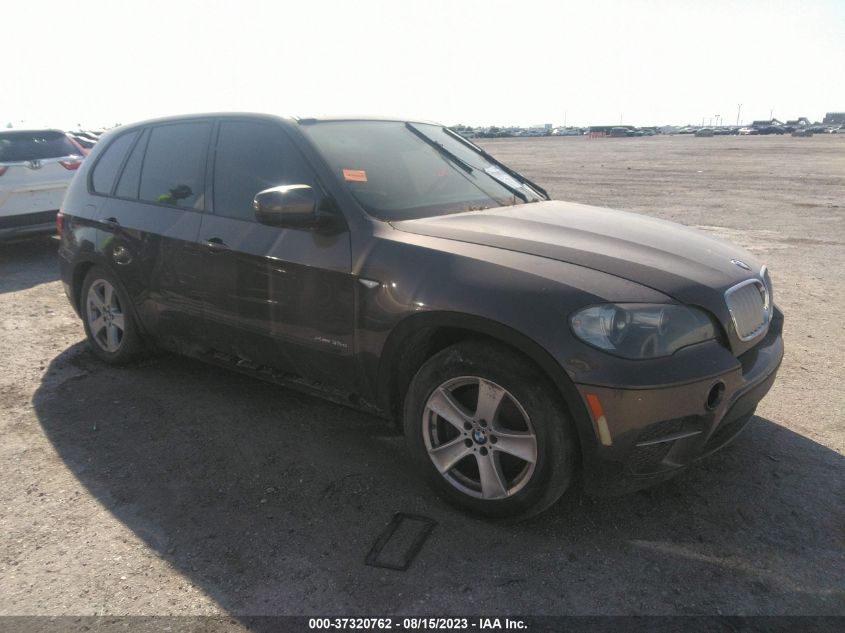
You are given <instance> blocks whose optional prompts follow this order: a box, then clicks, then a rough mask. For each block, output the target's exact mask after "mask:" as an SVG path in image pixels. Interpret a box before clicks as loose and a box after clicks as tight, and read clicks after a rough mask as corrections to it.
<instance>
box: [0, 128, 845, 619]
mask: <svg viewBox="0 0 845 633" xmlns="http://www.w3.org/2000/svg"><path fill="white" fill-rule="evenodd" d="M484 145H485V146H486V147H487V149H488V150H490V151H491V152H492V153H494V154H495V155H497V156H499V157H500V158H502V159H504V160H505V161H506V162H509V163H510V164H512V165H513V166H515V167H516V168H517V169H520V170H522V171H524V172H525V173H526V174H527V175H529V176H530V177H532V178H534V179H536V180H537V181H539V182H541V183H543V184H544V185H545V186H546V187H547V188H548V189H549V191H550V192H551V193H552V194H553V195H554V196H555V197H559V198H564V199H571V200H575V201H579V202H586V203H591V204H596V205H605V206H612V207H617V208H623V209H630V210H634V211H638V212H641V213H648V214H651V215H656V216H659V217H662V218H667V219H671V220H676V221H679V222H683V223H685V224H688V225H693V226H698V227H700V228H703V229H704V230H706V231H709V232H712V233H714V234H717V235H720V236H724V237H727V238H729V239H732V240H735V241H737V242H739V243H741V244H742V245H744V246H746V247H748V248H750V249H751V250H752V251H754V252H755V253H758V254H759V255H760V256H761V257H762V258H763V259H764V260H765V261H766V263H767V264H768V265H769V267H770V269H771V271H772V276H773V278H774V283H775V293H776V300H777V302H778V303H779V305H780V306H781V307H782V309H783V310H784V312H785V313H786V319H787V321H786V333H785V337H786V345H787V356H786V359H785V361H784V364H783V367H782V369H781V373H780V376H779V379H778V382H777V383H776V384H775V387H774V389H773V391H772V392H771V394H770V395H769V396H768V398H767V399H766V400H764V401H763V403H762V404H761V406H760V408H759V409H758V417H756V418H755V419H754V420H753V421H752V424H751V426H750V428H749V429H748V430H747V431H746V432H745V433H744V434H743V435H742V436H740V438H739V439H738V440H737V442H736V443H735V444H734V445H733V446H732V447H730V448H729V449H726V450H725V451H723V452H721V453H720V454H718V455H715V456H713V457H712V458H711V459H709V460H707V461H706V462H704V463H702V464H700V465H699V466H697V467H695V468H693V469H692V470H690V471H689V472H687V473H686V474H684V475H683V476H681V477H679V478H677V479H675V480H673V481H671V482H668V483H666V484H663V485H661V486H659V487H656V488H654V489H651V490H648V491H645V492H641V493H637V494H633V495H630V496H627V497H622V498H616V499H601V500H597V499H591V498H588V497H584V496H582V495H581V494H579V493H577V492H575V493H572V494H570V495H568V496H567V497H566V498H565V499H564V500H563V501H562V502H561V503H560V504H558V505H557V506H556V507H555V508H553V509H552V511H550V512H549V513H548V514H546V515H544V516H542V517H541V518H539V519H536V520H534V521H532V522H529V523H525V524H519V525H501V524H490V523H485V522H481V521H477V520H474V519H470V518H467V517H466V516H464V515H462V514H459V513H458V512H456V511H454V510H452V509H451V508H449V507H447V506H446V505H444V504H443V503H441V502H440V501H439V500H438V499H436V498H435V497H434V496H433V495H432V494H431V493H430V492H429V491H428V489H427V488H426V487H425V486H424V485H423V484H422V483H421V482H420V481H418V480H417V479H416V477H414V476H413V475H412V474H411V473H409V472H407V468H406V459H405V454H404V452H403V445H402V441H401V439H400V438H399V437H397V436H396V435H394V434H393V433H392V432H391V430H390V429H389V428H388V427H387V426H386V425H385V424H384V423H383V422H381V421H380V420H378V419H375V418H372V417H369V416H366V415H364V414H361V413H357V412H354V411H351V410H347V409H345V408H342V407H339V406H335V405H333V404H328V403H326V402H323V401H320V400H316V399H313V398H311V397H308V396H304V395H301V394H298V393H294V392H291V391H288V390H285V389H282V388H278V387H274V386H272V385H268V384H264V383H261V382H257V381H254V380H252V379H249V378H246V377H243V376H240V375H234V374H231V373H226V372H224V371H222V370H218V369H215V368H212V367H208V366H205V365H202V364H200V363H198V362H194V361H190V360H185V359H181V358H175V357H171V356H162V357H158V358H154V359H152V360H149V361H146V362H144V363H142V364H139V365H136V366H132V367H129V368H125V369H120V370H114V369H109V368H106V367H104V366H103V365H101V364H99V363H98V362H96V361H95V360H94V358H93V357H92V356H91V355H90V354H89V353H88V352H87V351H86V349H85V347H84V344H82V342H81V341H82V339H83V332H82V326H81V324H80V322H79V321H78V320H77V318H76V317H75V315H74V314H73V313H72V311H71V309H70V307H69V305H68V303H67V301H66V299H65V297H64V295H63V292H62V289H61V284H60V283H59V281H58V280H57V270H56V265H57V261H56V254H55V251H56V242H55V240H53V239H37V240H31V241H27V242H19V243H15V244H3V245H0V349H2V351H3V361H2V362H3V365H2V372H0V434H1V435H2V442H0V482H2V485H0V535H2V537H0V614H6V615H8V614H49V615H58V614H232V615H241V614H251V615H258V614H364V613H368V614H379V613H416V614H441V615H442V614H461V613H475V614H479V613H484V614H497V613H498V614H501V613H522V614H681V615H683V614H845V530H843V526H845V457H843V450H845V424H843V423H845V387H843V375H842V374H843V372H842V365H843V358H845V335H843V327H842V324H843V322H845V293H843V292H842V291H843V278H845V138H843V137H833V136H830V137H814V138H808V139H802V138H791V137H783V138H782V137H741V138H738V137H716V138H692V137H680V136H679V137H671V138H659V137H658V138H641V139H602V140H589V139H586V138H561V139H558V138H544V139H535V140H516V139H513V140H497V141H488V142H484ZM397 511H406V512H417V513H421V514H425V515H427V516H429V517H432V518H434V519H435V520H437V521H438V523H439V525H438V527H437V528H436V529H435V531H434V533H433V535H432V536H431V538H430V539H429V541H428V542H427V543H426V544H425V547H424V548H423V550H422V552H421V554H420V555H419V557H418V558H417V560H416V561H415V562H414V564H413V565H412V566H411V568H410V569H409V570H408V571H406V572H397V571H388V570H383V569H376V568H373V567H367V566H365V565H364V564H363V562H364V556H365V555H366V553H367V551H368V550H369V548H370V546H371V544H372V543H373V541H374V539H375V538H376V536H377V534H378V533H379V532H380V531H381V530H382V529H383V527H384V526H385V525H386V524H387V522H388V521H389V520H390V518H391V516H392V515H393V513H394V512H397Z"/></svg>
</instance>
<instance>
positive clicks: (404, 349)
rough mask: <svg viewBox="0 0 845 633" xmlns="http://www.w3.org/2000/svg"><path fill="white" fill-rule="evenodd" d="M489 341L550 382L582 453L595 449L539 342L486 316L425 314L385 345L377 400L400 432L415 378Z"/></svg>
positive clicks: (566, 383) (576, 399)
mask: <svg viewBox="0 0 845 633" xmlns="http://www.w3.org/2000/svg"><path fill="white" fill-rule="evenodd" d="M473 339H486V340H490V341H493V342H496V343H498V344H501V345H504V346H506V347H508V348H509V349H511V350H512V351H514V352H515V353H517V354H520V355H521V356H524V357H526V358H528V360H529V361H531V362H532V363H533V364H534V365H536V366H537V367H538V368H539V369H540V371H541V372H542V373H543V374H544V375H545V376H546V377H547V378H548V379H549V381H550V382H551V383H552V385H553V387H554V388H555V389H556V391H557V392H558V393H559V395H560V397H561V401H562V404H563V406H564V407H565V409H566V411H567V413H568V414H569V416H570V419H571V420H572V423H573V424H574V425H575V428H576V431H577V433H578V437H579V441H580V444H581V449H582V452H584V451H587V450H589V447H591V446H593V445H595V442H596V440H595V434H594V432H593V429H592V422H591V421H590V418H589V416H588V414H587V411H586V409H585V408H584V405H583V403H582V401H581V397H580V395H579V393H578V391H577V390H576V388H575V385H574V384H573V383H572V380H571V379H570V378H569V376H568V375H567V374H566V372H565V371H564V370H563V368H562V367H561V366H560V365H559V364H558V363H557V361H555V359H554V358H553V357H552V356H551V354H549V353H548V352H547V351H546V350H545V349H544V348H543V347H542V346H541V345H540V344H539V343H537V342H536V341H534V340H533V339H532V338H530V337H529V336H526V335H525V334H522V333H521V332H518V331H517V330H514V329H513V328H511V327H509V326H507V325H504V324H502V323H499V322H497V321H493V320H491V319H487V318H484V317H479V316H474V315H468V314H462V313H457V312H424V313H419V314H416V315H412V316H410V317H408V318H406V319H405V320H403V321H402V322H401V323H400V324H399V325H397V326H396V327H395V328H394V329H393V331H392V332H391V334H390V336H389V337H388V339H387V342H386V343H385V346H384V348H383V351H382V354H381V360H380V363H379V369H378V381H377V385H378V387H379V391H378V397H379V401H380V403H381V406H382V407H383V409H384V410H385V411H386V412H387V413H388V415H389V416H390V418H391V419H392V420H393V422H394V423H395V424H397V425H399V426H400V427H401V420H402V410H403V406H404V400H405V396H406V394H407V390H408V386H409V385H410V382H411V379H412V378H413V377H414V375H415V374H416V372H417V371H418V370H419V368H420V367H421V366H422V364H423V363H424V362H425V361H426V360H427V359H429V358H431V356H433V355H434V354H436V353H437V352H439V351H441V350H443V349H445V348H446V347H449V346H450V345H454V344H455V343H458V342H460V341H466V340H473Z"/></svg>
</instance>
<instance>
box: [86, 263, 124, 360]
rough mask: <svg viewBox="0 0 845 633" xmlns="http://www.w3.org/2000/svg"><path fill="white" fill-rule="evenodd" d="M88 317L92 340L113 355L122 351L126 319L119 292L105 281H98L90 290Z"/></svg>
mask: <svg viewBox="0 0 845 633" xmlns="http://www.w3.org/2000/svg"><path fill="white" fill-rule="evenodd" d="M86 305H87V309H86V317H87V319H88V328H89V330H90V332H91V338H92V339H93V340H94V342H96V343H97V345H99V346H100V348H101V349H103V350H104V351H106V352H109V353H111V354H114V353H117V351H118V350H120V345H121V343H122V342H123V335H124V333H125V327H126V319H125V315H124V312H123V307H122V306H121V305H120V298H119V297H118V296H117V291H116V290H115V289H114V286H112V285H111V284H110V283H109V282H108V281H106V280H105V279H97V280H96V281H95V282H94V283H93V284H91V287H90V288H89V289H88V296H87V298H86Z"/></svg>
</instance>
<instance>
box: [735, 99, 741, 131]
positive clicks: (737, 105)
mask: <svg viewBox="0 0 845 633" xmlns="http://www.w3.org/2000/svg"><path fill="white" fill-rule="evenodd" d="M740 112H742V104H741V103H738V104H736V125H737V127H739V113H740Z"/></svg>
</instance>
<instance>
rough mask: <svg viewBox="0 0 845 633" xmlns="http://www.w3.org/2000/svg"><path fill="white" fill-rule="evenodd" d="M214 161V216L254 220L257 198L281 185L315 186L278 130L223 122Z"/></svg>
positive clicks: (276, 127) (293, 150)
mask: <svg viewBox="0 0 845 633" xmlns="http://www.w3.org/2000/svg"><path fill="white" fill-rule="evenodd" d="M215 157H216V158H215V161H214V213H215V215H222V216H226V217H229V218H236V219H239V220H254V219H255V212H254V211H253V208H252V201H253V199H254V198H255V194H257V193H258V192H259V191H263V190H264V189H269V188H271V187H277V186H279V185H300V184H302V185H311V186H313V185H314V178H313V176H312V174H311V169H310V168H309V166H308V165H307V163H305V160H304V158H303V157H302V155H301V154H300V153H299V151H298V150H297V149H296V147H295V146H294V145H293V143H292V142H291V140H290V139H289V138H288V136H287V135H286V134H285V132H284V131H283V130H282V129H281V128H280V127H278V126H274V125H271V124H267V123H258V122H255V121H223V122H222V123H221V124H220V131H219V133H218V136H217V149H216V152H215Z"/></svg>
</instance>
